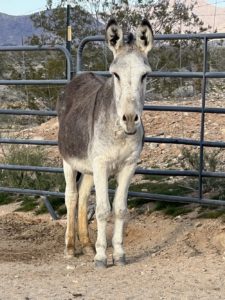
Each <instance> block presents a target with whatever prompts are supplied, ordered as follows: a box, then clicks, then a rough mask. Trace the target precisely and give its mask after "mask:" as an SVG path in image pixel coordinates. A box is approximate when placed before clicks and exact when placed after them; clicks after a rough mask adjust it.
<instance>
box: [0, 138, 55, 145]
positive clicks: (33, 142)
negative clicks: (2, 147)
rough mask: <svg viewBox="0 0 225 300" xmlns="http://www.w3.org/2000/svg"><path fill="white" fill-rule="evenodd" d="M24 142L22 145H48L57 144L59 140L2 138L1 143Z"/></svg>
mask: <svg viewBox="0 0 225 300" xmlns="http://www.w3.org/2000/svg"><path fill="white" fill-rule="evenodd" d="M1 143H2V144H22V145H46V146H57V145H58V142H57V141H50V140H28V139H23V140H21V139H5V138H0V144H1Z"/></svg>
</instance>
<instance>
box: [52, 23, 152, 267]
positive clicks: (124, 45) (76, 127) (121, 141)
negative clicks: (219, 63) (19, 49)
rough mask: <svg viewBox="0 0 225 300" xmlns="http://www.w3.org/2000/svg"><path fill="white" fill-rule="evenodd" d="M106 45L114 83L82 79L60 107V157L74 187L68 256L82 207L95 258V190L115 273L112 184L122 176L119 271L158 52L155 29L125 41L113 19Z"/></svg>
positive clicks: (82, 229)
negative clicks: (109, 227) (152, 56)
mask: <svg viewBox="0 0 225 300" xmlns="http://www.w3.org/2000/svg"><path fill="white" fill-rule="evenodd" d="M106 42H107V44H108V47H109V49H110V50H111V51H112V52H113V56H114V60H113V62H112V64H111V65H110V68H109V71H110V73H111V74H112V77H110V78H108V79H106V78H104V77H101V76H97V75H95V74H93V73H84V74H82V75H78V76H75V77H74V79H73V80H72V81H71V82H70V83H69V84H68V85H67V87H66V88H65V91H64V94H63V95H62V97H60V99H59V101H58V105H57V110H58V118H59V136H58V138H59V150H60V153H61V155H62V158H63V169H64V175H65V181H66V190H65V203H66V208H67V229H66V236H65V243H66V249H65V253H66V255H67V256H68V257H71V256H74V253H75V252H74V251H75V214H76V206H77V204H78V217H77V220H78V226H77V228H78V236H79V240H80V243H81V245H82V249H83V252H84V253H89V254H90V252H91V249H92V247H91V242H90V239H89V235H88V222H87V200H88V197H89V194H90V192H91V189H92V187H93V185H95V190H96V219H97V228H98V233H97V241H96V244H95V249H96V255H95V265H96V267H106V266H107V256H106V247H107V243H106V224H107V217H108V216H109V214H110V211H111V207H110V203H109V197H108V178H109V176H115V178H116V180H117V184H118V186H117V189H116V192H115V198H114V202H113V211H114V216H115V223H114V233H113V239H112V245H113V249H114V250H113V262H114V264H115V265H124V264H125V262H126V260H125V252H124V249H123V225H124V219H125V213H126V208H127V193H128V187H129V185H130V181H131V178H132V176H133V174H134V172H135V168H136V164H137V161H138V158H139V155H140V152H141V150H142V147H143V137H144V130H143V125H142V121H141V113H142V110H143V106H144V99H145V90H146V77H147V74H148V72H149V71H151V69H150V66H149V63H148V59H147V54H148V52H149V51H150V49H151V48H152V44H153V33H152V28H151V25H150V23H149V22H148V21H147V20H143V21H142V23H141V25H140V26H139V27H138V28H137V30H136V39H135V38H134V36H133V35H132V34H129V35H128V39H127V40H126V41H125V38H124V36H123V32H122V29H121V27H119V26H118V24H117V22H116V20H115V19H111V20H110V21H109V22H108V24H107V26H106ZM77 172H80V173H82V178H81V181H80V184H79V186H78V185H77V183H76V175H77ZM78 200H79V201H78ZM92 252H93V249H92Z"/></svg>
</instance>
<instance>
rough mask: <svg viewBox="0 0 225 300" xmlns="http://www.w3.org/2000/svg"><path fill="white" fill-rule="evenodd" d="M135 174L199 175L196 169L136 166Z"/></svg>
mask: <svg viewBox="0 0 225 300" xmlns="http://www.w3.org/2000/svg"><path fill="white" fill-rule="evenodd" d="M135 174H141V175H162V176H199V172H198V171H191V170H160V169H142V168H137V169H136V171H135ZM224 177H225V175H224Z"/></svg>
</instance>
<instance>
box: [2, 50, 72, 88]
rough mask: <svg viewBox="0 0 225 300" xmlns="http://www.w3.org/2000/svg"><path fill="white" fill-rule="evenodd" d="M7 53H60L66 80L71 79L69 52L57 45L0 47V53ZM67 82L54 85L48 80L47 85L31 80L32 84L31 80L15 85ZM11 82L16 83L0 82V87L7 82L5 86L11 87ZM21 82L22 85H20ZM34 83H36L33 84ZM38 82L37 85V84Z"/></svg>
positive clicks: (53, 81)
mask: <svg viewBox="0 0 225 300" xmlns="http://www.w3.org/2000/svg"><path fill="white" fill-rule="evenodd" d="M1 51H2V52H9V51H16V52H18V51H20V52H21V51H32V52H33V51H60V52H62V53H63V54H64V55H65V58H66V78H67V80H68V81H69V80H70V78H71V72H72V69H73V64H72V58H71V54H70V52H69V51H68V50H67V49H66V48H65V47H63V46H60V45H57V46H1V47H0V52H1ZM67 80H58V83H55V80H48V83H44V82H46V80H33V83H31V81H32V80H18V83H16V84H17V85H24V84H26V85H29V84H32V85H33V84H34V85H39V84H41V85H46V84H53V85H54V84H60V85H61V84H66V83H67ZM12 81H14V82H16V80H0V85H4V83H3V82H8V83H6V84H7V85H10V84H11V85H12V84H14V83H12ZM60 81H61V83H60ZM22 82H23V83H22ZM35 82H36V83H35ZM38 82H39V83H38Z"/></svg>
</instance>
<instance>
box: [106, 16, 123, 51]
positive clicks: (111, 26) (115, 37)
mask: <svg viewBox="0 0 225 300" xmlns="http://www.w3.org/2000/svg"><path fill="white" fill-rule="evenodd" d="M106 42H107V44H108V47H109V49H110V50H111V51H112V52H113V54H114V56H115V54H116V52H117V51H118V50H119V48H120V47H121V46H122V45H123V31H122V29H121V28H120V27H119V26H118V24H117V22H116V20H115V19H110V20H109V22H108V24H107V26H106Z"/></svg>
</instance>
